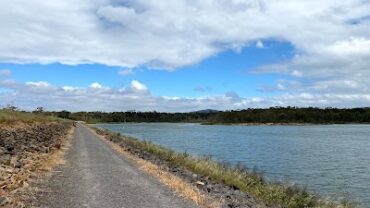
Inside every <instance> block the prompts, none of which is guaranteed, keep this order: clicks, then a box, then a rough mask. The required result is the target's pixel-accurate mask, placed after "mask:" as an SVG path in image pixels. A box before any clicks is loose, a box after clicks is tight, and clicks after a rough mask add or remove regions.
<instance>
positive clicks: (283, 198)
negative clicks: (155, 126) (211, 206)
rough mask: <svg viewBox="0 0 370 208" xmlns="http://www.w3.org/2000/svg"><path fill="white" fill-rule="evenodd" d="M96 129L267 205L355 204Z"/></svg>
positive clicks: (241, 168)
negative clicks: (333, 199) (236, 189)
mask: <svg viewBox="0 0 370 208" xmlns="http://www.w3.org/2000/svg"><path fill="white" fill-rule="evenodd" d="M97 131H98V133H99V131H101V133H105V134H108V135H110V136H109V139H110V140H111V141H113V142H115V143H123V144H124V145H125V146H126V147H131V148H133V149H141V150H144V151H146V152H148V153H150V154H153V155H155V156H158V157H160V158H161V159H163V160H165V161H167V162H169V163H170V164H172V165H175V166H178V167H184V168H186V169H188V170H190V171H192V172H194V173H197V174H201V175H203V176H208V177H210V178H211V179H212V180H214V181H218V182H222V183H224V184H227V185H229V186H233V187H237V188H239V189H240V190H241V191H244V192H247V193H249V194H251V195H253V196H254V197H255V198H256V199H257V200H259V201H260V202H263V203H265V204H267V205H269V206H271V207H287V208H301V207H302V208H303V207H323V208H324V207H325V208H338V207H343V208H352V207H355V204H354V203H351V202H349V200H342V201H339V202H334V201H330V200H328V199H323V198H321V197H319V196H318V195H315V194H313V193H309V192H308V191H307V190H306V189H305V188H302V187H299V186H294V185H289V184H287V183H273V182H269V181H266V180H265V179H264V178H263V176H262V175H261V174H259V173H257V172H256V171H254V170H248V169H247V168H246V167H244V166H242V165H237V166H236V167H231V166H229V165H226V164H222V163H219V162H216V161H214V160H212V159H211V158H210V157H203V158H198V157H193V156H190V155H189V154H187V153H186V152H185V153H177V152H175V151H173V150H170V149H167V148H164V147H162V146H160V145H156V144H153V143H151V142H148V141H142V140H138V139H135V138H131V137H126V136H121V135H120V134H119V133H111V132H109V131H107V130H101V129H97Z"/></svg>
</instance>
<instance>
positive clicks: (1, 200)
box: [0, 196, 9, 206]
mask: <svg viewBox="0 0 370 208" xmlns="http://www.w3.org/2000/svg"><path fill="white" fill-rule="evenodd" d="M7 203H9V199H8V198H6V197H5V196H0V205H1V206H4V205H6V204H7Z"/></svg>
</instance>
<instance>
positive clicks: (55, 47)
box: [0, 0, 370, 106]
mask: <svg viewBox="0 0 370 208" xmlns="http://www.w3.org/2000/svg"><path fill="white" fill-rule="evenodd" d="M1 5H2V6H1V8H0V45H1V48H0V62H12V63H53V62H60V63H64V64H81V63H99V64H105V65H109V66H120V67H123V68H129V69H131V68H134V67H137V66H142V65H146V66H148V67H149V68H165V69H171V70H174V69H176V68H178V67H182V66H186V65H192V64H195V63H198V62H200V61H202V60H204V59H206V58H208V57H211V56H213V55H215V54H217V53H220V52H223V51H226V50H236V51H238V50H240V49H241V48H243V47H247V46H250V45H253V44H255V46H256V47H257V48H263V47H264V44H263V42H264V41H265V40H269V41H274V40H275V41H284V42H288V43H290V44H291V45H292V46H293V47H294V57H293V58H292V59H291V60H287V61H285V62H284V63H275V64H271V65H265V66H261V67H258V68H256V69H255V70H254V71H255V72H257V73H278V74H285V75H288V76H290V79H287V80H286V82H285V83H276V85H274V86H270V89H276V90H278V91H284V92H285V91H287V92H286V93H290V94H289V96H287V97H289V98H291V97H294V96H295V97H296V98H297V99H301V97H300V96H298V95H302V93H303V94H304V93H306V94H310V95H313V96H314V97H315V96H318V95H320V96H318V97H315V98H316V100H317V102H318V104H320V103H321V104H324V103H325V102H321V101H324V100H327V99H328V98H329V97H330V96H332V95H337V96H334V97H332V99H333V100H341V99H340V98H343V99H344V98H345V99H344V100H343V99H342V100H343V105H349V103H348V102H347V98H348V96H349V95H352V96H354V98H353V102H355V101H356V102H357V100H356V99H359V98H363V100H359V101H358V104H360V103H364V102H366V100H367V97H366V96H367V94H369V92H370V89H369V87H370V86H369V84H368V83H370V70H369V66H370V29H369V22H370V21H369V18H368V17H369V14H370V12H369V11H370V2H369V1H364V0H343V1H333V0H311V1H301V0H208V1H200V0H195V1H187V0H177V1H154V0H137V1H116V0H78V1H77V2H76V1H75V0H64V1H62V2H58V3H55V2H49V1H44V0H34V1H32V2H31V1H27V0H4V1H2V2H1ZM24 23H27V24H24ZM131 72H132V71H130V70H121V71H120V72H119V74H121V75H128V74H130V73H131ZM13 84H14V83H13ZM8 85H11V83H8ZM37 85H40V86H37ZM17 86H18V87H20V86H19V84H17ZM32 86H33V87H44V88H50V87H51V86H45V85H43V84H42V83H38V84H37V83H34V84H33V85H32ZM29 87H30V86H29ZM90 88H93V89H95V91H97V90H96V89H100V91H106V92H109V90H111V92H112V93H113V94H114V93H119V92H121V91H124V92H125V93H128V92H129V91H131V92H134V91H137V92H141V93H142V92H143V91H148V90H147V88H146V87H145V85H144V86H141V85H140V83H139V82H138V83H132V86H130V87H129V88H128V89H121V91H114V90H112V89H108V88H104V87H102V86H101V85H100V84H98V83H97V84H95V85H94V86H91V87H90ZM103 88H104V89H103ZM66 89H68V88H66ZM144 89H145V90H144ZM59 90H61V89H59ZM88 90H89V89H76V90H72V89H69V90H63V92H67V91H68V92H73V93H75V94H76V93H78V92H82V91H88ZM95 93H98V92H95ZM304 95H305V94H304ZM324 95H330V96H324ZM112 96H113V95H112ZM222 97H223V99H226V97H225V96H221V98H222ZM150 98H151V99H152V100H151V102H154V100H153V97H150ZM218 98H220V97H218ZM155 99H159V98H155ZM161 99H163V100H166V101H167V99H165V98H161ZM204 99H206V98H204ZM207 99H211V98H207ZM212 99H215V98H214V97H212ZM212 99H211V100H212ZM223 99H217V101H219V102H220V103H221V104H222V103H224V100H223ZM287 99H288V98H287ZM179 100H180V101H182V99H177V100H176V102H180V101H179ZM200 100H202V99H200V98H199V99H193V100H187V101H188V103H199V102H201V101H200ZM253 100H254V101H253ZM261 100H264V99H262V98H258V99H257V98H255V99H247V100H243V102H239V104H240V105H241V106H243V105H244V104H243V103H259V102H262V101H261ZM271 100H272V101H274V102H271V105H274V104H279V103H281V102H282V103H287V102H285V101H282V100H285V99H283V97H280V98H276V99H275V98H271ZM277 100H279V101H277ZM190 101H191V102H190ZM257 101H258V102H257ZM151 102H149V101H148V102H147V104H148V105H149V104H150V105H149V106H151V105H156V104H154V103H151ZM171 102H175V101H173V100H172V101H171ZM308 103H310V102H308ZM328 103H335V102H334V101H333V102H329V101H328ZM341 105H342V104H341Z"/></svg>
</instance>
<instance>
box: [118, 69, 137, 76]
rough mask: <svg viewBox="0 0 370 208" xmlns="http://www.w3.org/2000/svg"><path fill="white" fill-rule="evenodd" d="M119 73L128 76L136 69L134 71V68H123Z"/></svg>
mask: <svg viewBox="0 0 370 208" xmlns="http://www.w3.org/2000/svg"><path fill="white" fill-rule="evenodd" d="M118 74H119V75H122V76H127V75H132V74H134V71H133V69H121V70H119V71H118Z"/></svg>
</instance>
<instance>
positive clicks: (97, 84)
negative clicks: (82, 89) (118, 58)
mask: <svg viewBox="0 0 370 208" xmlns="http://www.w3.org/2000/svg"><path fill="white" fill-rule="evenodd" d="M90 87H91V88H93V89H101V88H102V87H103V86H102V85H101V84H99V83H98V82H94V83H92V84H91V85H90Z"/></svg>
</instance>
